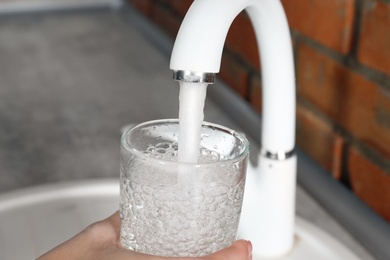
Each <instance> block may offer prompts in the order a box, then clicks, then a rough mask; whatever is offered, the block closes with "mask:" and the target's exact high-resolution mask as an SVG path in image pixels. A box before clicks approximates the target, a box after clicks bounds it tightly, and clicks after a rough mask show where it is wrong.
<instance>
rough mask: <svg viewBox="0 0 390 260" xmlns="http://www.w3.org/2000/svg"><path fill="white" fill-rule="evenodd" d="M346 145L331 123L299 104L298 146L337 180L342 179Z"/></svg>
mask: <svg viewBox="0 0 390 260" xmlns="http://www.w3.org/2000/svg"><path fill="white" fill-rule="evenodd" d="M344 143H345V141H344V139H343V138H342V137H341V136H340V135H339V134H337V133H335V132H334V130H333V127H332V126H331V125H329V123H327V122H325V121H324V120H322V119H320V118H319V117H318V116H316V115H315V114H314V113H313V112H311V111H310V110H308V109H307V108H305V107H304V106H302V105H300V104H299V103H298V105H297V144H298V146H299V147H300V148H302V150H303V151H305V152H306V153H307V154H308V155H309V156H310V157H312V158H313V159H314V160H315V161H316V162H318V163H319V164H320V165H321V166H322V167H323V168H324V169H326V170H327V171H329V172H331V173H332V175H333V176H334V177H335V178H337V179H339V178H340V177H341V162H342V150H343V148H344Z"/></svg>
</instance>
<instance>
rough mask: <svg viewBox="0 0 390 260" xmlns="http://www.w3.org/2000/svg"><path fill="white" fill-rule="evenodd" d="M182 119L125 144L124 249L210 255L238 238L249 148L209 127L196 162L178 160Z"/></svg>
mask: <svg viewBox="0 0 390 260" xmlns="http://www.w3.org/2000/svg"><path fill="white" fill-rule="evenodd" d="M178 132H179V123H178V120H174V119H166V120H157V121H150V122H145V123H142V124H139V125H137V126H135V127H133V128H131V129H128V130H127V131H126V132H125V133H124V134H123V136H122V138H121V152H120V155H121V157H120V216H121V237H120V239H121V243H122V245H123V246H124V247H126V248H128V249H131V250H135V251H138V252H142V253H147V254H152V255H158V256H204V255H208V254H211V253H214V252H215V251H218V250H220V249H222V248H225V247H228V246H230V245H231V244H232V243H233V242H234V241H235V240H236V237H237V229H238V223H239V219H240V213H241V206H242V201H243V193H244V184H245V176H246V167H247V160H248V154H249V143H248V141H247V140H246V138H245V137H244V136H242V135H240V134H238V133H237V132H235V131H233V130H230V129H228V128H226V127H223V126H219V125H216V124H211V123H206V122H204V123H203V125H202V130H201V143H200V157H199V160H198V162H197V163H182V162H178V161H177V153H178Z"/></svg>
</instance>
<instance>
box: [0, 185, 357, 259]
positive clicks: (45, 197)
mask: <svg viewBox="0 0 390 260" xmlns="http://www.w3.org/2000/svg"><path fill="white" fill-rule="evenodd" d="M118 195H119V181H118V180H117V179H108V180H107V179H104V180H88V181H75V182H63V183H57V184H49V185H42V186H38V187H33V188H25V189H22V190H18V191H13V192H8V193H4V194H2V195H0V220H1V222H0V252H1V259H4V260H8V259H10V260H11V259H12V260H14V259H34V258H36V257H38V256H39V255H41V254H42V253H44V252H46V251H48V250H49V249H51V248H53V247H54V246H56V245H58V244H59V243H61V242H63V241H65V240H67V239H68V238H70V237H72V236H73V235H74V234H76V233H78V232H79V231H80V230H82V229H83V228H85V227H86V226H88V225H89V224H90V223H92V222H95V221H97V220H101V219H103V218H106V217H108V216H109V215H111V214H112V213H113V212H115V211H116V210H118ZM295 241H296V242H295V246H294V248H293V250H292V251H291V252H290V253H289V254H288V255H286V256H284V257H281V258H278V259H286V260H287V259H288V260H293V259H300V260H306V259H315V260H322V259H324V260H325V259H327V260H329V259H331V260H337V259H340V260H355V259H359V258H358V257H357V256H356V255H355V254H354V253H353V252H351V251H350V250H349V249H348V248H347V247H345V246H344V245H343V244H341V243H340V242H338V241H337V240H336V239H335V238H333V237H332V236H330V235H329V234H327V233H326V232H324V231H322V230H320V229H319V228H317V227H315V226H313V225H312V224H310V223H308V222H307V221H305V220H303V219H301V218H297V221H296V240H295ZM253 259H255V260H257V259H263V258H259V257H256V256H253Z"/></svg>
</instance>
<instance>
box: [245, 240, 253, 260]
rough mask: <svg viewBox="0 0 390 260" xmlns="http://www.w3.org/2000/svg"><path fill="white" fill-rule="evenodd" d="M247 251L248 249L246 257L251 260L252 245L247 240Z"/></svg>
mask: <svg viewBox="0 0 390 260" xmlns="http://www.w3.org/2000/svg"><path fill="white" fill-rule="evenodd" d="M246 242H247V249H248V256H249V259H252V249H253V247H252V243H251V241H249V240H247V241H246Z"/></svg>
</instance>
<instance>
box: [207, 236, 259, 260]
mask: <svg viewBox="0 0 390 260" xmlns="http://www.w3.org/2000/svg"><path fill="white" fill-rule="evenodd" d="M222 259H223V260H250V259H252V243H251V242H250V241H247V240H237V241H236V242H234V243H233V245H231V246H229V247H227V248H225V249H222V250H220V251H218V252H216V253H214V254H211V255H209V256H207V257H205V258H204V260H222Z"/></svg>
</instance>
